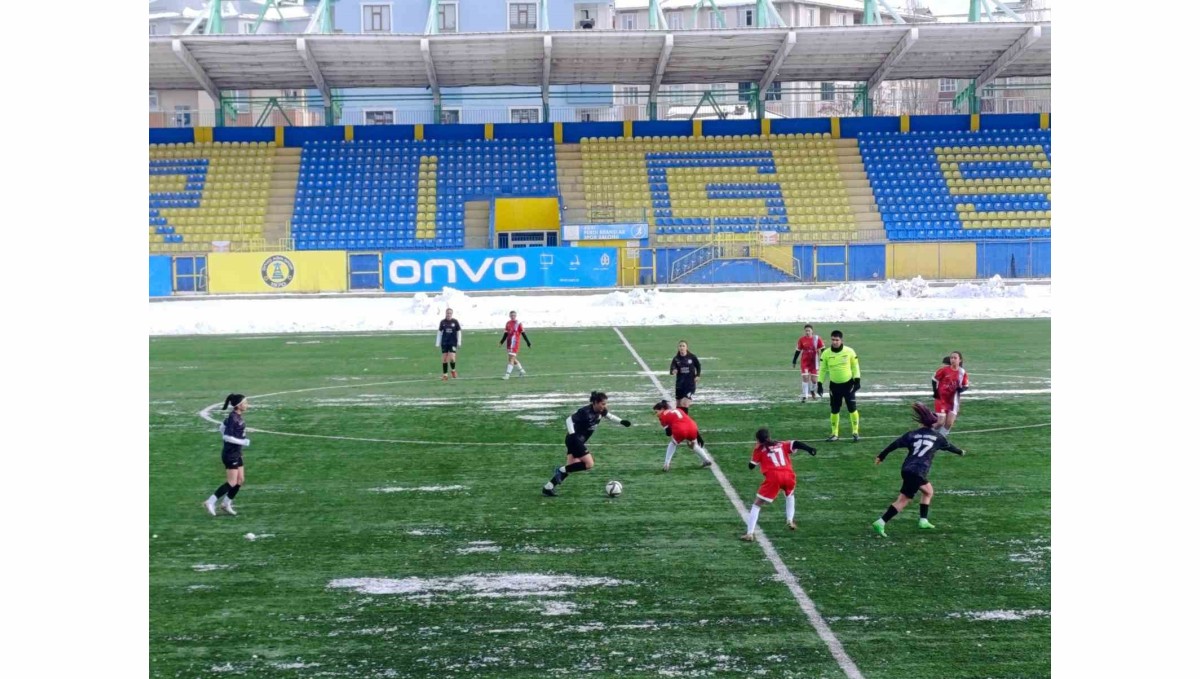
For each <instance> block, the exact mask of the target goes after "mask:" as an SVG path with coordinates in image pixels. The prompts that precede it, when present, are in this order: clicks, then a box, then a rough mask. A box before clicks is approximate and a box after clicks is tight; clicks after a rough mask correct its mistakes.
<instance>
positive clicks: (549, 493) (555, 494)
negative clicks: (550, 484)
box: [542, 487, 558, 497]
mask: <svg viewBox="0 0 1200 679" xmlns="http://www.w3.org/2000/svg"><path fill="white" fill-rule="evenodd" d="M542 495H545V496H546V497H558V491H557V490H554V489H553V488H546V487H542Z"/></svg>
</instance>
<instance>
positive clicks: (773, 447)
mask: <svg viewBox="0 0 1200 679" xmlns="http://www.w3.org/2000/svg"><path fill="white" fill-rule="evenodd" d="M754 438H755V440H756V441H757V442H758V445H756V446H754V453H753V454H752V455H751V456H750V468H751V469H754V468H755V467H759V466H761V467H762V473H763V482H762V485H761V486H759V487H758V495H757V496H756V497H755V498H754V505H753V506H751V507H750V518H749V519H747V521H746V534H745V535H743V536H742V537H741V539H742V540H745V541H746V542H754V527H755V526H756V525H757V524H758V512H759V510H760V509H761V508H762V507H763V505H768V504H770V503H772V502H774V501H775V498H776V497H778V496H779V491H781V490H782V491H783V493H784V495H785V496H786V502H785V505H784V508H785V510H786V514H787V526H788V528H790V529H792V530H796V521H795V518H796V497H795V495H794V493H795V492H796V472H795V471H793V470H792V452H793V451H796V450H803V451H804V452H806V453H808V454H809V455H816V454H817V449H816V448H813V447H812V446H809V445H807V444H805V443H804V442H803V441H774V440H772V439H771V432H769V431H767V428H766V427H763V428H762V429H759V430H758V431H756V432H754Z"/></svg>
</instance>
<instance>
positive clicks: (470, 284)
mask: <svg viewBox="0 0 1200 679" xmlns="http://www.w3.org/2000/svg"><path fill="white" fill-rule="evenodd" d="M616 284H617V251H616V249H615V248H517V249H511V250H442V251H436V252H385V253H384V254H383V289H384V290H385V291H387V292H431V291H439V290H441V289H442V288H447V287H449V288H455V289H457V290H509V289H515V288H606V287H613V286H615V285H616Z"/></svg>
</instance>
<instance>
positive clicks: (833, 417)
mask: <svg viewBox="0 0 1200 679" xmlns="http://www.w3.org/2000/svg"><path fill="white" fill-rule="evenodd" d="M860 377H861V376H860V374H859V372H858V354H856V353H854V350H853V349H851V348H850V347H848V346H846V345H845V344H842V331H841V330H834V331H833V332H831V333H829V346H828V347H826V348H825V351H822V352H821V371H820V373H819V374H818V375H817V383H818V384H820V383H821V382H824V381H825V380H826V379H828V380H829V412H830V413H831V414H830V415H829V422H830V424H831V425H832V429H833V433H832V434H831V435H830V436H829V438H827V439H825V440H826V441H836V440H838V424H839V420H841V412H842V401H843V400H845V401H846V410H847V411H849V412H850V430H851V434H853V436H854V441H855V442H857V441H858V403H856V402H855V399H854V394H855V392H857V391H858V388H859V387H860V386H862V382H861V379H860Z"/></svg>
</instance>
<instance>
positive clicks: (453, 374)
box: [450, 370, 458, 380]
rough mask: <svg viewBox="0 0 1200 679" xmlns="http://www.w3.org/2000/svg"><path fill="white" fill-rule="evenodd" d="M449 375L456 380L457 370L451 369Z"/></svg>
mask: <svg viewBox="0 0 1200 679" xmlns="http://www.w3.org/2000/svg"><path fill="white" fill-rule="evenodd" d="M450 377H453V378H454V379H456V380H457V379H458V371H457V370H451V371H450Z"/></svg>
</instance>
